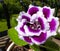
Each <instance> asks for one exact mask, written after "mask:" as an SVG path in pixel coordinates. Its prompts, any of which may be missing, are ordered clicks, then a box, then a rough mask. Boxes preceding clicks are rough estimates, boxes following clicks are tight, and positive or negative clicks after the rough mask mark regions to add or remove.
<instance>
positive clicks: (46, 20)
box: [15, 5, 59, 45]
mask: <svg viewBox="0 0 60 51" xmlns="http://www.w3.org/2000/svg"><path fill="white" fill-rule="evenodd" d="M53 14H54V9H51V8H50V7H47V6H44V7H38V6H33V5H30V6H29V8H28V11H27V13H25V12H24V11H23V12H20V14H19V17H18V18H17V21H18V25H17V26H16V27H15V29H16V30H17V32H18V36H19V38H20V39H22V40H24V41H26V42H28V43H29V44H37V45H39V44H43V43H44V42H45V41H46V40H47V39H48V38H49V37H50V36H54V35H56V31H57V28H58V25H59V22H58V20H59V19H58V18H57V17H54V16H53Z"/></svg>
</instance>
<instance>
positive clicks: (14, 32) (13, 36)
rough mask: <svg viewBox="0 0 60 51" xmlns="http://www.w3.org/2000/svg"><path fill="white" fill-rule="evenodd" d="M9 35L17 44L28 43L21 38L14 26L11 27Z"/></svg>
mask: <svg viewBox="0 0 60 51" xmlns="http://www.w3.org/2000/svg"><path fill="white" fill-rule="evenodd" d="M8 35H9V37H10V38H11V40H12V41H13V42H14V43H15V44H17V45H19V46H24V45H27V43H26V42H25V41H23V40H21V39H19V37H18V33H17V31H16V30H15V29H14V28H11V29H9V30H8Z"/></svg>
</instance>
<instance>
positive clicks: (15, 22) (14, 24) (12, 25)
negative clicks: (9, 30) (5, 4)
mask: <svg viewBox="0 0 60 51" xmlns="http://www.w3.org/2000/svg"><path fill="white" fill-rule="evenodd" d="M17 23H18V22H17V21H16V18H15V17H12V19H11V20H10V24H11V27H15V26H16V25H17Z"/></svg>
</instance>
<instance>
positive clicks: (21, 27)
mask: <svg viewBox="0 0 60 51" xmlns="http://www.w3.org/2000/svg"><path fill="white" fill-rule="evenodd" d="M25 21H26V20H22V22H18V25H17V26H16V27H15V29H16V30H17V32H18V34H20V35H21V36H27V35H26V34H25V30H24V24H25Z"/></svg>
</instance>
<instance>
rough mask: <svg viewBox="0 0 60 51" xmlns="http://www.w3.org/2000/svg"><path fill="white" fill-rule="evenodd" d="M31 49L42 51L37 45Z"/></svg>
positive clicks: (31, 46)
mask: <svg viewBox="0 0 60 51" xmlns="http://www.w3.org/2000/svg"><path fill="white" fill-rule="evenodd" d="M30 48H32V49H33V50H34V51H40V48H39V46H37V45H35V44H34V45H30Z"/></svg>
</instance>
